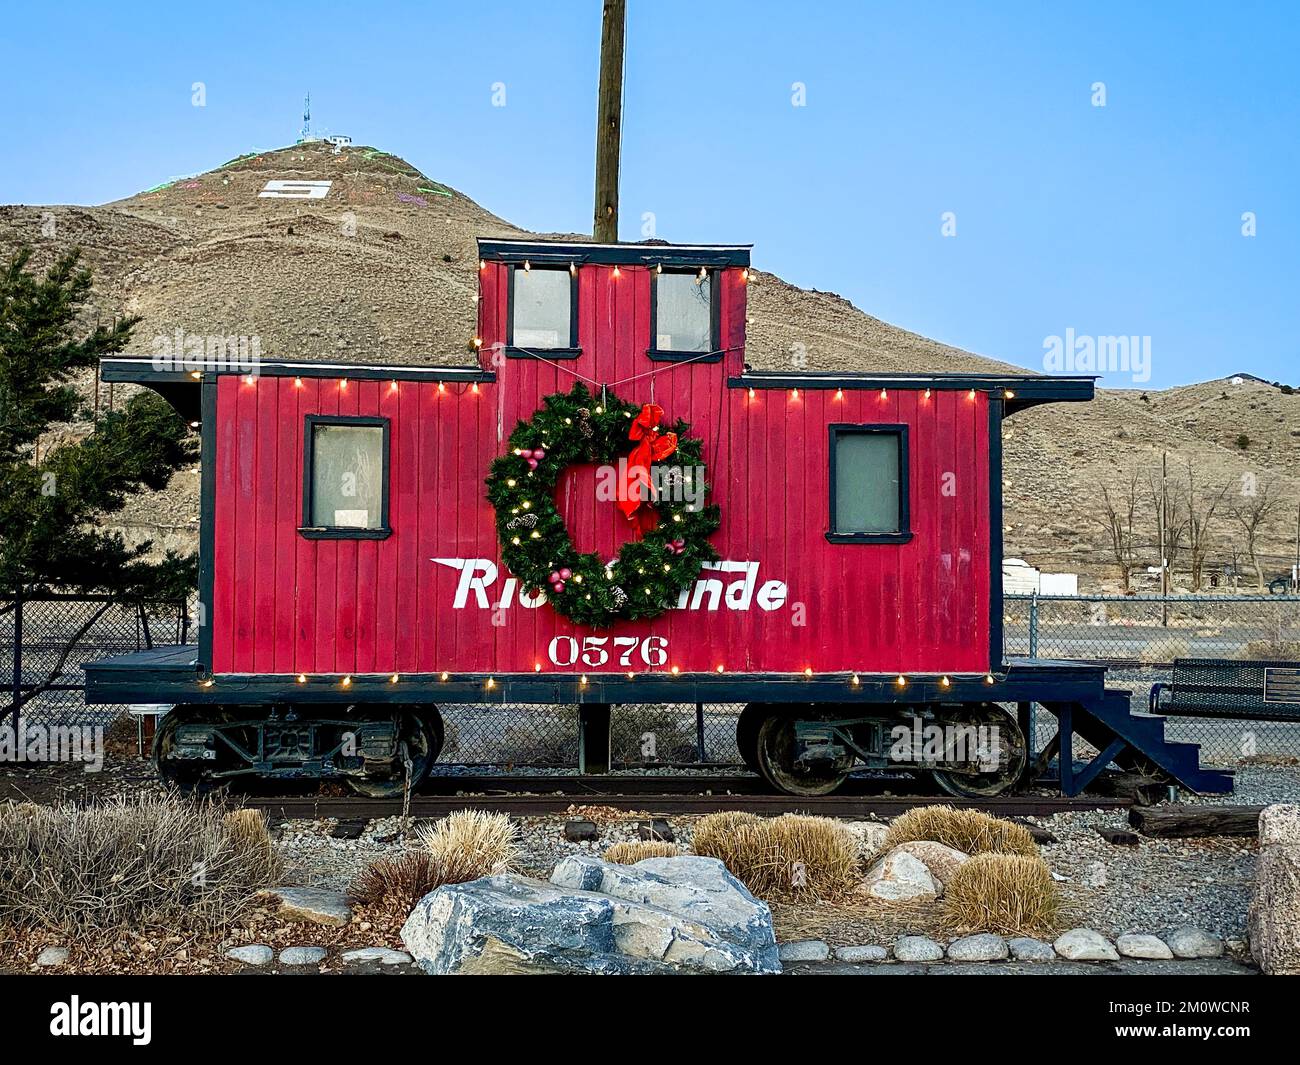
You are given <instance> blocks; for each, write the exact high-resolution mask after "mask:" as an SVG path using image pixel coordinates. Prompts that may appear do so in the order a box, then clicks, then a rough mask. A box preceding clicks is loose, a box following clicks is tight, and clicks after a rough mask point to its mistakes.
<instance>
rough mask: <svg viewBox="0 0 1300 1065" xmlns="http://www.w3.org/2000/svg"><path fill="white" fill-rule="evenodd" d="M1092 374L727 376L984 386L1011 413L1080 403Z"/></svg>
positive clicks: (785, 383) (790, 384) (753, 381)
mask: <svg viewBox="0 0 1300 1065" xmlns="http://www.w3.org/2000/svg"><path fill="white" fill-rule="evenodd" d="M1096 381H1097V379H1096V378H1095V377H1056V376H1053V375H1050V374H889V373H881V374H853V373H811V372H810V373H785V372H783V371H780V370H747V371H746V372H745V373H743V374H741V375H740V376H739V377H731V378H728V379H727V384H728V386H729V387H731V388H753V389H765V388H767V389H771V388H775V389H793V388H802V389H804V390H805V391H808V390H819V389H828V388H834V389H841V388H842V389H851V390H852V389H860V390H862V391H869V390H879V389H882V388H883V389H885V390H889V389H896V390H898V391H920V390H921V389H926V388H928V389H932V390H934V391H948V392H968V391H971V390H972V389H973V390H974V391H976V392H987V393H989V394H990V395H993V396H998V397H1000V398H1001V399H1002V401H1003V403H1004V404H1005V406H1004V408H1003V410H1004V411H1005V413H1006V414H1008V415H1010V414H1014V413H1015V412H1016V411H1018V410H1024V409H1025V408H1026V407H1036V406H1038V405H1039V404H1040V403H1082V402H1087V401H1088V400H1090V399H1092V398H1093V395H1094V394H1095V392H1096Z"/></svg>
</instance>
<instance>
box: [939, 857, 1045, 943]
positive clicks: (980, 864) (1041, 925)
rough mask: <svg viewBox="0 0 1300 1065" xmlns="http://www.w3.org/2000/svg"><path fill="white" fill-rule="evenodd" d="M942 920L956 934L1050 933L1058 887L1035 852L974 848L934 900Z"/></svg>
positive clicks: (1010, 934)
mask: <svg viewBox="0 0 1300 1065" xmlns="http://www.w3.org/2000/svg"><path fill="white" fill-rule="evenodd" d="M940 901H941V902H942V905H943V922H944V925H945V926H946V927H947V928H949V929H951V930H952V931H953V932H955V933H957V934H958V935H969V934H971V933H972V932H996V933H998V934H999V935H1004V936H1013V935H1027V936H1051V935H1053V934H1054V933H1055V932H1056V931H1057V930H1058V927H1057V926H1058V923H1059V921H1060V915H1061V892H1060V889H1059V888H1058V887H1057V885H1056V882H1055V881H1054V880H1053V879H1052V872H1051V870H1050V869H1048V868H1047V863H1046V862H1044V861H1043V860H1042V859H1041V858H1037V857H1032V858H1031V857H1026V856H1025V855H1021V854H994V853H986V854H977V855H975V856H974V857H973V858H971V859H970V861H967V862H963V863H962V864H961V866H960V867H959V868H958V869H957V871H956V872H955V873H954V874H953V876H952V879H950V880H949V881H948V884H947V886H946V887H945V888H944V892H943V897H942V899H941V900H940Z"/></svg>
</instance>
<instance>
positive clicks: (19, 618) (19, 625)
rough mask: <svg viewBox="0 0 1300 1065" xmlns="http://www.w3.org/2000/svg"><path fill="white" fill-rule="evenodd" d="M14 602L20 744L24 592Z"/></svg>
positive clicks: (15, 731)
mask: <svg viewBox="0 0 1300 1065" xmlns="http://www.w3.org/2000/svg"><path fill="white" fill-rule="evenodd" d="M16 595H17V598H16V599H15V600H14V662H13V666H14V677H13V693H14V722H13V728H14V742H15V743H17V742H18V703H19V701H20V700H21V699H22V695H23V590H22V589H21V588H19V589H18V591H17V593H16Z"/></svg>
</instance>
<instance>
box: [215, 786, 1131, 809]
mask: <svg viewBox="0 0 1300 1065" xmlns="http://www.w3.org/2000/svg"><path fill="white" fill-rule="evenodd" d="M885 786H887V785H885ZM232 798H233V799H234V801H236V802H238V803H239V804H240V805H241V806H247V807H252V808H256V809H260V810H264V811H265V812H266V813H267V815H268V816H270V817H274V818H321V817H334V818H340V819H355V818H376V817H392V816H395V815H398V814H400V813H401V812H402V803H401V800H399V799H365V798H359V797H356V796H348V795H344V796H328V795H302V794H300V795H257V794H246V795H242V796H232ZM936 803H943V804H946V805H950V806H956V807H960V808H964V809H976V810H985V811H987V812H988V813H991V814H995V815H998V816H1001V817H1028V816H1050V815H1051V814H1056V813H1063V812H1065V811H1069V810H1098V809H1106V810H1123V809H1127V808H1128V807H1129V806H1131V805H1132V802H1131V800H1129V799H1120V798H1110V797H1103V796H1095V797H1088V796H1085V797H1081V798H1072V799H1066V798H1062V797H1061V796H1053V795H1015V796H999V797H997V798H986V799H958V798H953V797H952V796H947V795H944V796H936V795H892V794H889V793H888V792H887V791H884V790H883V788H882V786H881V782H877V781H851V782H850V783H849V784H848V785H846V787H845V789H844V790H843V791H841V792H839V793H837V794H835V795H824V796H818V797H796V796H790V795H777V794H773V793H771V792H770V791H767V790H765V789H764V786H763V784H762V782H760V781H759V780H758V779H757V778H755V777H721V776H720V777H690V778H683V777H645V776H639V777H608V776H603V777H591V776H569V777H541V778H538V777H530V778H521V777H518V776H510V777H496V776H492V777H435V778H430V779H429V780H427V781H426V782H425V783H424V784H423V785H421V788H420V791H419V792H418V793H417V794H415V795H413V796H411V802H410V807H409V811H408V812H409V814H410V816H412V817H421V818H429V817H442V816H444V815H445V814H448V813H450V812H452V811H453V810H466V809H471V810H491V811H495V812H499V813H506V814H514V815H516V816H542V815H547V814H562V813H564V812H565V811H566V810H568V809H569V807H570V806H575V805H599V806H610V807H613V808H615V809H619V810H629V811H638V812H645V813H648V814H706V813H712V812H714V811H717V810H746V811H748V812H750V813H755V814H780V813H812V814H821V815H823V816H827V817H859V818H866V817H871V816H877V817H895V816H897V815H898V814H901V813H903V812H904V811H906V810H910V809H912V808H913V807H915V806H928V805H933V804H936Z"/></svg>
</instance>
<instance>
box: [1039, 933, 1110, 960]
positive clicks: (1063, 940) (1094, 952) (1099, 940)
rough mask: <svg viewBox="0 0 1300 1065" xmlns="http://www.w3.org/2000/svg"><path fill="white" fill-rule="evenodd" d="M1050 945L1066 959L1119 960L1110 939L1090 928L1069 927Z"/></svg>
mask: <svg viewBox="0 0 1300 1065" xmlns="http://www.w3.org/2000/svg"><path fill="white" fill-rule="evenodd" d="M1052 946H1053V947H1055V948H1056V953H1057V954H1059V955H1060V956H1061V957H1062V958H1064V959H1065V960H1066V961H1119V955H1118V954H1116V953H1115V948H1114V947H1112V946H1111V945H1110V941H1109V940H1108V939H1107V938H1106V937H1105V936H1103V935H1102V934H1101V933H1100V932H1096V931H1093V929H1091V928H1071V929H1070V930H1069V931H1068V932H1065V933H1064V934H1062V935H1061V936H1060V937H1058V939H1057V940H1056V942H1055V943H1053V944H1052Z"/></svg>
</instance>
